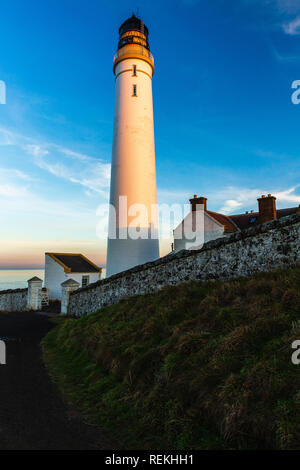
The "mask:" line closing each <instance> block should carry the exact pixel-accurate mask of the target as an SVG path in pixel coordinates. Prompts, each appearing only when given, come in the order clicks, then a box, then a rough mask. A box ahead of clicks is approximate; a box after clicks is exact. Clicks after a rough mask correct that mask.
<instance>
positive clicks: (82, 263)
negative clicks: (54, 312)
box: [45, 253, 102, 300]
mask: <svg viewBox="0 0 300 470" xmlns="http://www.w3.org/2000/svg"><path fill="white" fill-rule="evenodd" d="M101 272H102V268H100V267H99V266H97V265H96V264H95V263H93V262H92V261H90V260H89V259H88V258H86V257H85V256H84V255H82V254H81V253H45V287H46V288H48V289H49V298H50V299H51V300H54V299H59V300H60V299H61V284H62V283H63V282H65V281H67V280H69V279H73V280H74V281H77V282H79V285H80V287H86V286H87V285H89V284H91V283H93V282H97V281H99V280H100V279H101Z"/></svg>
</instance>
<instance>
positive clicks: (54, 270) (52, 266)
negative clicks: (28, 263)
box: [45, 255, 68, 300]
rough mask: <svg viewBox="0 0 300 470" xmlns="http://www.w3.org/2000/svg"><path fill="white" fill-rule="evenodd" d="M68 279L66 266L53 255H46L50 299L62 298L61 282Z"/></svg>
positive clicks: (46, 278)
mask: <svg viewBox="0 0 300 470" xmlns="http://www.w3.org/2000/svg"><path fill="white" fill-rule="evenodd" d="M67 279H68V275H67V274H66V273H65V271H64V268H63V267H62V266H61V265H60V264H59V263H57V262H56V261H54V259H52V258H51V256H49V255H46V257H45V287H46V288H47V289H49V299H50V300H56V299H58V300H61V283H62V282H64V281H66V280H67Z"/></svg>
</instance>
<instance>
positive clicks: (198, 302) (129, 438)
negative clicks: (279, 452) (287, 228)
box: [42, 268, 300, 450]
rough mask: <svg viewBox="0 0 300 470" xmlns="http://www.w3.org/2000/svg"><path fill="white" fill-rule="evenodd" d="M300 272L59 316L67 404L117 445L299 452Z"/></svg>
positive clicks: (55, 362) (58, 373) (55, 373)
mask: <svg viewBox="0 0 300 470" xmlns="http://www.w3.org/2000/svg"><path fill="white" fill-rule="evenodd" d="M299 314H300V269H299V268H298V269H293V270H289V271H280V272H273V273H267V274H258V275H256V276H254V277H253V278H249V279H244V278H241V279H238V280H232V281H229V282H223V283H221V282H216V283H213V282H206V283H202V282H190V283H188V284H182V285H180V286H177V287H167V288H164V289H163V290H162V291H161V292H159V293H158V294H153V295H143V296H137V297H134V298H130V299H128V300H123V301H121V302H119V303H118V304H116V305H113V306H111V307H106V308H103V309H101V310H99V311H98V312H96V313H94V314H92V315H89V316H86V317H82V318H80V319H60V320H59V324H58V326H57V328H55V329H54V330H52V331H51V332H50V333H48V335H47V336H46V337H45V339H44V340H43V343H42V346H43V351H44V357H45V361H46V364H47V365H48V367H49V369H50V371H51V374H52V377H53V378H54V380H55V381H56V383H57V384H58V386H59V387H60V389H61V391H62V392H63V394H64V396H65V397H66V398H67V399H68V400H71V401H72V402H73V403H74V404H75V405H76V406H77V407H78V408H79V409H81V410H82V411H83V412H84V414H85V415H86V416H87V417H88V419H89V420H90V421H92V422H93V423H96V424H100V425H101V426H103V427H104V428H106V429H107V430H108V431H109V433H110V435H111V436H112V437H114V438H115V439H117V440H118V442H119V443H120V446H121V448H123V449H133V448H140V449H142V448H148V449H185V450H188V449H253V448H255V449H263V448H264V449H299V448H300V366H295V365H293V364H292V362H291V354H292V352H293V351H292V349H291V343H292V342H293V341H294V340H295V339H300V324H299V320H300V315H299Z"/></svg>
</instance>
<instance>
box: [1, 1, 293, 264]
mask: <svg viewBox="0 0 300 470" xmlns="http://www.w3.org/2000/svg"><path fill="white" fill-rule="evenodd" d="M133 11H134V12H136V13H138V14H139V15H140V16H141V17H142V19H143V20H144V22H145V23H146V25H147V26H148V27H149V30H150V38H149V39H150V45H151V51H152V53H153V54H154V57H155V64H156V71H155V76H154V79H153V94H154V115H155V139H156V159H157V184H158V199H159V202H160V203H174V202H179V203H186V202H187V200H188V198H189V197H191V196H192V195H193V194H198V195H200V194H201V195H204V196H206V197H207V198H208V206H209V209H211V210H216V211H223V212H226V213H240V212H244V211H245V210H251V209H256V207H257V205H256V204H257V203H256V198H257V197H258V196H260V195H261V194H263V193H273V194H275V195H276V196H277V199H278V207H293V206H297V205H298V204H300V188H299V187H298V184H299V175H300V158H299V157H300V148H299V147H300V145H299V130H300V105H298V106H296V105H293V104H292V101H291V95H292V91H293V90H292V89H291V85H292V82H293V81H294V80H300V2H299V0H226V1H225V0H211V1H210V2H207V1H204V0H199V1H197V0H167V1H164V0H160V1H157V0H152V1H151V2H150V1H140V0H134V1H131V0H128V1H126V2H124V1H115V0H113V1H107V0H88V1H85V2H83V1H81V0H72V1H71V0H70V1H69V0H59V1H58V0H51V1H50V0H48V1H46V0H39V1H36V0H27V1H26V2H24V0H10V1H9V2H5V4H4V5H1V16H0V44H1V61H0V80H3V81H5V83H6V87H7V104H6V105H0V210H1V212H0V217H1V231H0V237H1V243H0V246H1V248H0V267H22V266H24V267H30V266H41V265H42V264H43V259H44V252H45V251H74V252H75V251H78V252H83V253H84V254H86V255H88V256H90V257H91V258H92V259H93V260H94V261H95V262H98V263H100V264H104V263H105V241H104V240H99V238H98V237H97V234H96V226H97V224H99V223H102V222H101V220H99V217H98V216H97V214H96V210H97V207H98V205H99V204H103V203H106V202H107V201H108V192H109V178H110V158H111V142H112V131H113V108H114V76H113V73H112V58H113V54H114V53H115V50H116V47H117V41H118V34H117V33H118V27H119V26H120V24H121V23H122V22H123V21H124V20H125V19H126V18H127V17H128V16H131V14H132V12H133ZM169 242H170V240H167V241H166V240H165V241H164V242H162V254H164V253H165V252H166V251H168V247H169Z"/></svg>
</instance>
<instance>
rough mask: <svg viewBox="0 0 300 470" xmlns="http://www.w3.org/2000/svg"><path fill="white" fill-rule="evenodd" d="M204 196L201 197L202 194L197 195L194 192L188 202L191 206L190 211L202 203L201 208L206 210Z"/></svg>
mask: <svg viewBox="0 0 300 470" xmlns="http://www.w3.org/2000/svg"><path fill="white" fill-rule="evenodd" d="M206 201H207V199H206V197H203V196H199V197H198V196H197V195H196V194H195V195H194V198H193V199H190V204H191V207H192V211H196V210H198V209H200V208H197V206H198V205H199V204H202V205H203V209H204V210H205V211H206Z"/></svg>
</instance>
